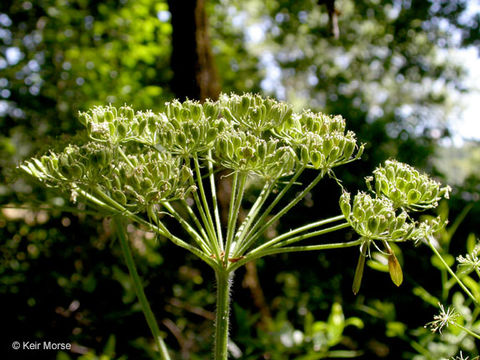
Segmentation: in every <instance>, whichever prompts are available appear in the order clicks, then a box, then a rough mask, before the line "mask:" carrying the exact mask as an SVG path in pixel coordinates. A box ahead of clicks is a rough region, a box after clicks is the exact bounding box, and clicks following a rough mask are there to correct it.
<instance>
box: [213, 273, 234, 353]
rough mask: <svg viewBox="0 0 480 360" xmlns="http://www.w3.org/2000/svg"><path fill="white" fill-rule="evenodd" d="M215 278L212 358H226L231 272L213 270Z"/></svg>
mask: <svg viewBox="0 0 480 360" xmlns="http://www.w3.org/2000/svg"><path fill="white" fill-rule="evenodd" d="M215 277H216V280H217V314H216V320H215V349H214V360H226V359H227V358H228V323H229V318H230V287H231V285H232V277H233V273H232V272H227V271H224V270H218V271H215Z"/></svg>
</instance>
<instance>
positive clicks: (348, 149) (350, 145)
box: [343, 140, 355, 159]
mask: <svg viewBox="0 0 480 360" xmlns="http://www.w3.org/2000/svg"><path fill="white" fill-rule="evenodd" d="M354 151H355V141H353V140H348V141H346V142H345V147H344V149H343V156H344V157H345V159H350V158H351V157H352V155H353V152H354Z"/></svg>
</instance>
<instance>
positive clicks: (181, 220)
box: [162, 202, 211, 254]
mask: <svg viewBox="0 0 480 360" xmlns="http://www.w3.org/2000/svg"><path fill="white" fill-rule="evenodd" d="M162 205H163V206H164V207H165V209H167V210H168V211H169V212H170V213H171V214H172V215H173V217H174V218H175V219H176V220H177V221H178V222H179V223H180V225H182V227H183V228H184V229H185V231H186V232H188V234H189V235H190V236H191V237H192V238H193V239H194V240H195V242H196V243H197V245H198V246H200V247H201V248H202V250H203V251H204V252H205V254H211V249H210V248H209V247H208V244H207V243H205V241H204V239H203V238H202V237H201V236H200V234H199V233H197V232H196V231H195V229H194V228H193V227H192V226H191V225H190V224H189V223H188V222H187V221H185V219H184V218H183V217H182V216H181V215H180V214H179V213H178V212H177V211H176V210H175V209H174V208H173V206H172V205H170V203H168V202H164V203H162Z"/></svg>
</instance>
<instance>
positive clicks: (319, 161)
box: [310, 150, 325, 169]
mask: <svg viewBox="0 0 480 360" xmlns="http://www.w3.org/2000/svg"><path fill="white" fill-rule="evenodd" d="M310 159H311V160H312V165H313V167H314V168H315V169H320V168H321V167H322V165H323V163H324V162H325V158H324V156H323V154H321V153H320V152H319V151H317V150H313V151H311V152H310Z"/></svg>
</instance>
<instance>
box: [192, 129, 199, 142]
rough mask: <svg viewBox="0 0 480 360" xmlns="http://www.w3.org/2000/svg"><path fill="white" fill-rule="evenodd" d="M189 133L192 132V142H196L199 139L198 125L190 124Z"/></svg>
mask: <svg viewBox="0 0 480 360" xmlns="http://www.w3.org/2000/svg"><path fill="white" fill-rule="evenodd" d="M190 133H191V134H192V138H193V141H194V142H198V140H199V139H200V129H199V127H198V126H192V127H191V128H190Z"/></svg>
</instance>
